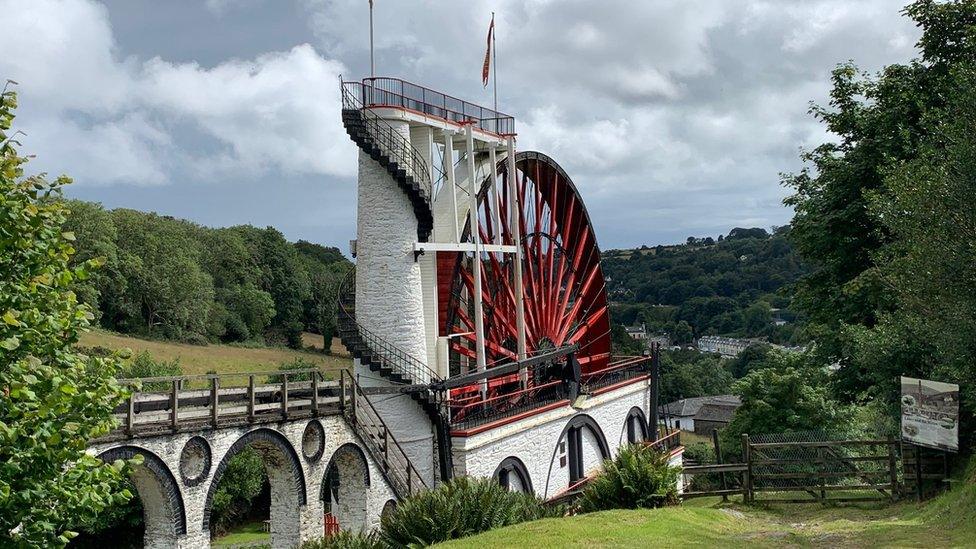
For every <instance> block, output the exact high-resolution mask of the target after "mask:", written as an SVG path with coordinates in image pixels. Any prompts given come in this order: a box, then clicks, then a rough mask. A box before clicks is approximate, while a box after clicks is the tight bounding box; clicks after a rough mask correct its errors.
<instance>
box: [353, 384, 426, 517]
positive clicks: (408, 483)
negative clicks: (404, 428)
mask: <svg viewBox="0 0 976 549" xmlns="http://www.w3.org/2000/svg"><path fill="white" fill-rule="evenodd" d="M339 390H340V393H341V395H342V396H341V401H342V404H343V409H344V413H345V416H346V419H347V420H348V422H349V424H350V425H351V426H352V428H353V429H354V430H355V431H356V434H357V435H359V438H360V439H362V441H363V443H364V444H365V446H366V449H367V451H368V452H369V453H370V455H371V456H372V457H373V461H375V462H376V464H377V465H378V466H379V468H380V471H381V472H382V473H383V476H384V477H385V478H386V480H387V482H389V484H390V486H391V487H392V488H393V491H394V492H395V493H396V495H397V498H398V499H400V500H403V499H406V498H408V497H410V496H412V495H414V494H417V493H419V492H421V491H423V490H426V489H428V488H429V486H427V483H426V482H425V481H424V478H423V476H421V474H420V472H419V471H418V470H417V468H416V467H415V466H414V465H413V463H412V462H411V461H410V458H408V457H407V454H406V452H405V451H404V450H403V447H402V446H400V444H399V443H398V442H397V440H396V439H395V438H394V437H393V433H391V432H390V428H389V427H387V425H386V423H385V422H384V421H383V418H381V417H380V414H379V412H377V411H376V408H374V407H373V403H372V402H370V400H369V398H367V397H366V395H365V394H364V393H363V391H362V389H361V388H360V387H359V384H357V383H356V380H355V379H354V378H353V376H352V375H351V374H349V373H348V372H347V371H346V370H343V371H342V372H341V374H340V376H339Z"/></svg>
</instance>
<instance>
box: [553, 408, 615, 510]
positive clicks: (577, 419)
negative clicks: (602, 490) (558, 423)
mask: <svg viewBox="0 0 976 549" xmlns="http://www.w3.org/2000/svg"><path fill="white" fill-rule="evenodd" d="M584 431H585V432H587V433H588V435H589V437H588V438H590V437H592V439H593V440H594V442H595V443H596V446H597V450H598V453H599V457H600V459H601V460H602V459H609V458H610V446H609V445H608V444H607V437H606V436H604V434H603V429H601V428H600V424H598V423H597V422H596V420H595V419H593V418H592V417H590V416H589V415H587V414H576V415H575V416H573V417H572V418H571V419H570V420H569V421H568V422H566V426H565V427H563V431H562V433H560V435H559V438H558V439H556V447H555V448H553V450H552V459H551V460H550V461H549V472H548V474H547V475H546V491H545V494H544V497H548V496H549V489H550V486H549V485H550V480H551V479H552V468H553V464H555V463H556V459H557V456H558V455H559V454H560V449H561V448H563V449H564V450H565V451H566V452H567V455H569V454H571V453H572V450H573V446H575V445H577V442H574V441H570V440H567V439H568V438H569V437H567V435H570V434H573V433H576V432H578V433H580V435H582V433H583V432H584ZM580 438H582V436H581V437H580ZM568 461H569V462H570V463H569V464H570V469H572V460H571V459H569V460H568ZM584 472H585V471H584ZM572 477H573V475H572V473H570V480H572Z"/></svg>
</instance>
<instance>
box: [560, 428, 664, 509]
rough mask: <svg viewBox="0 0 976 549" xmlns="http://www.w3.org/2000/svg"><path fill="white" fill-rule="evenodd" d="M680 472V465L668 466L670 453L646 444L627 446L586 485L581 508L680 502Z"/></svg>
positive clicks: (627, 507)
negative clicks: (678, 486)
mask: <svg viewBox="0 0 976 549" xmlns="http://www.w3.org/2000/svg"><path fill="white" fill-rule="evenodd" d="M680 473H681V469H680V468H678V467H672V466H670V465H668V456H667V454H664V453H661V452H658V451H657V450H654V449H653V448H651V447H650V446H644V445H642V444H631V445H628V446H625V447H623V448H621V449H620V451H619V452H618V453H617V456H616V457H614V458H613V459H612V460H610V459H608V460H606V461H604V462H603V471H602V472H600V474H599V475H597V476H596V478H594V479H593V480H591V481H590V482H589V483H588V484H587V485H586V489H585V490H583V495H582V496H581V497H580V501H579V508H580V511H581V512H583V513H591V512H594V511H605V510H607V509H638V508H647V509H652V508H656V507H663V506H665V505H677V504H678V503H679V500H678V488H677V483H678V476H679V475H680Z"/></svg>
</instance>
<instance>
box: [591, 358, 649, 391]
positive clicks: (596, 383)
mask: <svg viewBox="0 0 976 549" xmlns="http://www.w3.org/2000/svg"><path fill="white" fill-rule="evenodd" d="M651 360H652V358H651V357H649V356H646V357H613V359H611V362H610V365H609V366H607V367H606V368H601V369H600V370H597V371H595V372H589V373H585V374H583V376H582V380H581V384H582V391H583V392H587V393H588V392H593V391H596V390H598V389H602V388H604V387H609V386H611V385H616V384H618V383H623V382H624V381H629V380H631V379H637V378H640V377H647V376H648V375H650V373H651Z"/></svg>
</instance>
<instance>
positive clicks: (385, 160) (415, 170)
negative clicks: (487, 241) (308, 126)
mask: <svg viewBox="0 0 976 549" xmlns="http://www.w3.org/2000/svg"><path fill="white" fill-rule="evenodd" d="M370 89H371V88H369V87H368V86H364V85H362V84H361V83H359V82H343V83H342V124H343V126H345V128H346V133H348V134H349V137H351V138H352V140H353V142H355V143H356V145H358V146H359V148H360V149H362V150H363V152H365V153H366V154H368V155H369V157H370V158H372V159H373V160H375V161H376V162H378V163H379V164H380V166H383V168H385V169H386V171H387V172H388V173H389V174H390V176H391V177H393V179H394V181H396V182H397V185H398V186H399V187H400V189H401V190H402V191H403V192H404V194H406V195H407V198H408V199H409V200H410V204H411V206H413V212H414V215H415V216H416V217H417V239H418V240H419V241H420V242H427V241H428V239H429V238H430V233H431V232H432V231H433V230H434V213H433V210H432V209H431V199H432V194H431V193H432V189H431V183H430V180H431V177H430V175H431V172H430V166H429V165H428V163H427V161H426V160H424V158H423V156H422V155H421V154H420V152H418V151H417V149H415V148H414V146H413V145H411V144H410V140H409V139H407V138H406V137H404V136H403V135H401V134H400V133H399V132H398V131H396V129H394V128H393V126H391V125H390V124H389V123H388V122H386V121H384V120H383V119H382V118H380V117H379V116H377V115H376V114H374V113H373V112H372V111H371V110H370V109H367V108H364V107H363V99H362V97H363V96H364V95H365V94H368V93H369V90H370Z"/></svg>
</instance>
